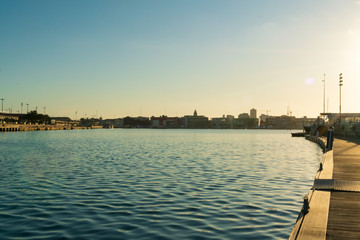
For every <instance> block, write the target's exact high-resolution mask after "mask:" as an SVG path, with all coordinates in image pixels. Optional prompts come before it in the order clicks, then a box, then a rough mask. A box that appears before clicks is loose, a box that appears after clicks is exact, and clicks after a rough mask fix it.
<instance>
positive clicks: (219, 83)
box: [0, 0, 360, 118]
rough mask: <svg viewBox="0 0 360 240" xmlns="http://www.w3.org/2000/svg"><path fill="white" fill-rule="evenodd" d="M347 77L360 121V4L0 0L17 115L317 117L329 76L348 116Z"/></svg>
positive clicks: (2, 93) (7, 86)
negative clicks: (340, 76) (27, 111)
mask: <svg viewBox="0 0 360 240" xmlns="http://www.w3.org/2000/svg"><path fill="white" fill-rule="evenodd" d="M341 72H342V73H343V75H344V86H343V100H342V102H343V106H342V110H343V112H360V107H359V106H360V105H359V102H360V101H359V100H360V99H359V90H360V1H355V0H301V1H300V0H299V1H286V0H271V1H270V0H251V1H250V0H248V1H245V0H243V1H241V0H237V1H235V0H234V1H230V0H224V1H214V0H197V1H193V0H191V1H190V0H178V1H168V0H166V1H154V0H152V1H145V0H144V1H140V0H133V1H120V0H116V1H110V0H106V1H100V0H98V1H94V0H82V1H80V0H76V1H67V0H65V1H64V0H61V1H60V0H52V1H47V0H41V1H40V0H31V1H29V0H24V1H17V0H14V1H10V0H0V98H5V100H4V108H5V109H7V108H11V107H12V109H13V112H17V111H20V103H24V104H26V103H29V104H30V105H29V107H30V109H34V108H35V107H36V106H37V107H38V109H39V110H40V109H41V112H42V111H43V107H46V112H47V113H48V114H50V115H52V116H70V117H72V118H74V117H75V112H76V111H77V113H78V117H84V116H87V117H91V116H102V117H104V118H112V117H114V116H115V117H125V116H128V115H129V116H138V115H143V116H152V115H154V116H158V115H162V114H166V115H168V116H183V115H187V114H192V113H193V111H194V109H197V111H198V113H199V114H201V115H206V116H208V117H216V116H222V115H223V114H231V115H235V116H237V115H238V114H239V113H243V112H249V109H250V108H256V109H258V113H265V112H266V110H269V111H271V112H270V114H271V115H282V114H286V112H287V106H290V109H291V111H292V113H293V115H295V116H298V117H301V116H304V115H307V116H309V117H316V116H317V115H318V114H319V112H321V111H322V106H323V91H322V86H323V85H322V78H323V74H324V73H326V95H327V96H326V99H327V98H329V100H328V102H329V106H328V108H329V111H333V112H335V111H338V104H339V88H338V74H339V73H341ZM23 109H24V110H25V109H26V107H24V108H23ZM0 110H1V109H0Z"/></svg>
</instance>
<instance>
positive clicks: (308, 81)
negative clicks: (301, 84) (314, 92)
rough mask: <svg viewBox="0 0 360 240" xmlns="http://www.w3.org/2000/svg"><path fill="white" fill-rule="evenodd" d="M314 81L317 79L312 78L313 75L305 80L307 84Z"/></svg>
mask: <svg viewBox="0 0 360 240" xmlns="http://www.w3.org/2000/svg"><path fill="white" fill-rule="evenodd" d="M314 82H315V79H314V78H312V77H310V78H307V79H306V80H305V84H306V85H311V84H313V83H314Z"/></svg>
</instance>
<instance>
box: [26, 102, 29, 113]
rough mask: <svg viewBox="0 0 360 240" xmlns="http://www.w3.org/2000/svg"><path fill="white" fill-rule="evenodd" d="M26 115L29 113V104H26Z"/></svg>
mask: <svg viewBox="0 0 360 240" xmlns="http://www.w3.org/2000/svg"><path fill="white" fill-rule="evenodd" d="M26 113H29V104H28V103H27V104H26Z"/></svg>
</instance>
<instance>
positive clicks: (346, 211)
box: [289, 139, 360, 239]
mask: <svg viewBox="0 0 360 240" xmlns="http://www.w3.org/2000/svg"><path fill="white" fill-rule="evenodd" d="M309 140H314V139H309ZM316 141H318V143H319V142H320V141H323V140H321V139H317V140H316ZM359 143H360V142H359V141H357V142H356V141H353V140H341V139H335V140H334V145H333V149H332V150H331V151H327V152H326V153H325V154H324V156H323V160H322V162H321V164H320V168H319V171H318V172H317V174H316V176H315V180H314V185H313V187H312V189H311V191H310V192H309V194H308V195H307V196H305V197H304V205H303V208H302V209H301V212H300V214H299V217H298V219H297V220H296V223H295V225H294V228H293V230H292V232H291V235H290V238H289V239H360V217H359V216H360V145H359ZM320 145H321V144H320ZM323 146H324V144H323Z"/></svg>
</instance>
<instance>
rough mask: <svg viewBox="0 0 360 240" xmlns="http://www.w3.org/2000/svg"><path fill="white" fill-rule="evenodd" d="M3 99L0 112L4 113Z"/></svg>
mask: <svg viewBox="0 0 360 240" xmlns="http://www.w3.org/2000/svg"><path fill="white" fill-rule="evenodd" d="M4 100H5V99H4V98H2V99H1V112H4Z"/></svg>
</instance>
